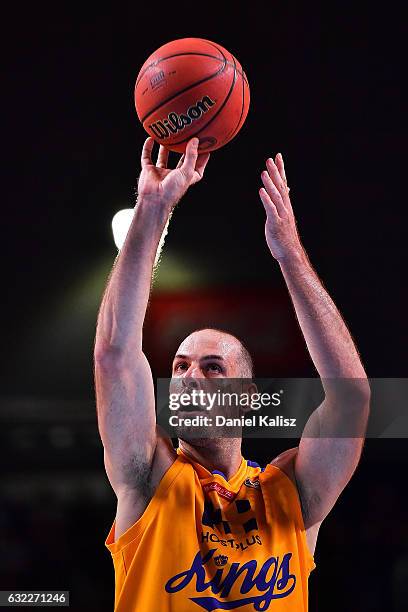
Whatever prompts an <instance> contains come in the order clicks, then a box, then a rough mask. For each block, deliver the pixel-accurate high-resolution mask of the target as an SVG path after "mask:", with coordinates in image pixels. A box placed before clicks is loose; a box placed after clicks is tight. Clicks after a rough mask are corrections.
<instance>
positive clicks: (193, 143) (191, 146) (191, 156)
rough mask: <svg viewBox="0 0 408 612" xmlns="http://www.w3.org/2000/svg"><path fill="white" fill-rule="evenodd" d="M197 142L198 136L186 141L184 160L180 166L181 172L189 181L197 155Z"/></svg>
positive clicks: (192, 174)
mask: <svg viewBox="0 0 408 612" xmlns="http://www.w3.org/2000/svg"><path fill="white" fill-rule="evenodd" d="M198 143H199V140H198V138H192V139H191V140H189V141H188V143H187V146H186V151H185V153H184V161H183V163H182V165H181V166H180V170H181V172H182V173H183V174H184V176H185V177H186V180H187V181H189V182H190V181H191V179H192V178H193V176H194V169H195V165H196V161H197V157H198Z"/></svg>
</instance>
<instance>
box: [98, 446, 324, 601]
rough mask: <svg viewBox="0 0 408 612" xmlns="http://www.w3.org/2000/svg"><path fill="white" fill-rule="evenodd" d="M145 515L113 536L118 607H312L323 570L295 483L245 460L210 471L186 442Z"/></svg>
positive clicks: (109, 540) (109, 544) (110, 543)
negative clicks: (231, 468) (230, 472)
mask: <svg viewBox="0 0 408 612" xmlns="http://www.w3.org/2000/svg"><path fill="white" fill-rule="evenodd" d="M177 454H178V457H177V459H176V461H175V462H174V463H173V464H172V465H171V467H170V468H169V469H168V470H167V472H166V473H165V474H164V476H163V478H162V480H161V481H160V483H159V485H158V487H157V489H156V492H155V494H154V496H153V498H152V499H151V501H150V503H149V505H148V506H147V508H146V510H145V512H144V513H143V515H142V516H141V517H140V519H139V520H138V521H136V523H134V525H132V526H131V527H130V528H129V529H128V530H127V531H126V532H125V533H123V534H122V535H121V536H120V538H119V539H118V540H117V541H116V542H114V533H115V523H114V524H113V525H112V528H111V530H110V532H109V535H108V537H107V539H106V546H107V548H108V549H109V550H110V552H111V554H112V558H113V563H114V568H115V611H116V612H170V611H171V612H190V611H196V612H199V611H200V610H201V611H203V610H204V611H210V610H239V611H242V612H249V611H254V610H268V609H271V611H273V612H283V611H286V612H288V611H289V610H290V611H291V612H305V611H306V610H307V609H308V603H307V602H308V588H307V581H308V577H309V574H310V572H311V570H312V569H314V567H315V563H314V560H313V556H312V554H311V553H310V551H309V549H308V545H307V542H306V534H305V529H304V524H303V518H302V513H301V507H300V502H299V496H298V493H297V490H296V487H295V486H294V484H293V483H292V481H291V480H290V479H289V478H288V476H286V474H285V473H284V472H283V471H282V470H280V469H279V468H277V467H275V466H272V465H268V466H267V467H266V468H265V469H264V470H261V468H260V467H259V466H258V465H257V464H254V463H253V462H249V461H246V460H245V459H242V460H241V465H240V467H239V469H238V471H237V472H236V474H234V476H233V477H232V478H231V479H230V480H229V481H227V480H226V479H225V478H224V477H223V475H221V474H218V473H215V472H213V473H211V472H209V471H208V470H207V469H206V468H204V467H203V466H202V465H200V464H199V463H197V462H195V461H193V460H192V459H191V458H190V457H189V456H188V455H187V454H185V453H184V452H183V451H182V450H181V449H180V448H178V449H177Z"/></svg>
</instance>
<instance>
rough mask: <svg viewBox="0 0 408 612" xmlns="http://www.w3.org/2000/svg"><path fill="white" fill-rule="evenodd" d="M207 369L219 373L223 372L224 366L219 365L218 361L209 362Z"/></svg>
mask: <svg viewBox="0 0 408 612" xmlns="http://www.w3.org/2000/svg"><path fill="white" fill-rule="evenodd" d="M207 370H208V371H209V372H216V373H218V374H221V373H222V368H221V367H220V366H219V365H218V363H209V364H207Z"/></svg>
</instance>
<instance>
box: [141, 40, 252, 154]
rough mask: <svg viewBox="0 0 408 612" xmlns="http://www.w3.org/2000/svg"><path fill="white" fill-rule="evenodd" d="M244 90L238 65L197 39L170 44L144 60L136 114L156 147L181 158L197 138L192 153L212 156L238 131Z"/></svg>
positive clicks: (243, 110)
mask: <svg viewBox="0 0 408 612" xmlns="http://www.w3.org/2000/svg"><path fill="white" fill-rule="evenodd" d="M249 100H250V94H249V85H248V79H247V77H246V74H245V72H244V71H243V69H242V67H241V64H240V63H239V62H238V60H237V59H236V58H235V57H234V56H233V55H232V53H230V52H229V51H227V50H226V49H224V47H222V46H221V45H219V44H216V43H214V42H211V41H209V40H204V39H202V38H182V39H179V40H173V41H172V42H169V43H167V44H165V45H163V46H162V47H160V48H159V49H157V51H155V52H154V53H152V55H150V57H148V58H147V60H146V61H145V63H144V64H143V66H142V68H141V69H140V72H139V75H138V77H137V80H136V85H135V105H136V112H137V115H138V117H139V120H140V122H141V123H142V125H143V127H144V129H145V130H146V132H147V133H148V134H149V136H152V137H153V138H154V140H155V141H156V142H158V143H159V144H162V145H164V146H165V147H166V148H167V149H169V150H171V151H176V152H179V153H183V152H184V150H185V148H186V144H187V142H188V141H189V140H190V139H191V138H193V137H194V136H195V137H197V138H199V141H200V144H199V148H198V150H199V151H201V152H209V151H215V150H216V149H219V148H221V147H223V146H224V145H225V144H227V142H229V141H230V140H232V138H234V137H235V136H236V135H237V134H238V132H239V131H240V129H241V128H242V126H243V124H244V121H245V119H246V116H247V114H248V108H249Z"/></svg>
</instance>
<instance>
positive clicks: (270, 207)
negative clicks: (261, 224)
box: [259, 187, 279, 218]
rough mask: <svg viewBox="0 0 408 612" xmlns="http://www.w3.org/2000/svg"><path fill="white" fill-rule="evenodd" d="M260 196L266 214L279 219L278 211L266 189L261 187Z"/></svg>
mask: <svg viewBox="0 0 408 612" xmlns="http://www.w3.org/2000/svg"><path fill="white" fill-rule="evenodd" d="M259 196H260V198H261V201H262V204H263V205H264V208H265V211H266V214H267V215H272V217H275V218H278V217H279V214H278V210H277V208H276V206H275V204H274V203H273V202H272V200H271V198H270V197H269V195H268V193H267V191H266V189H265V188H264V187H261V189H260V190H259Z"/></svg>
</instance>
